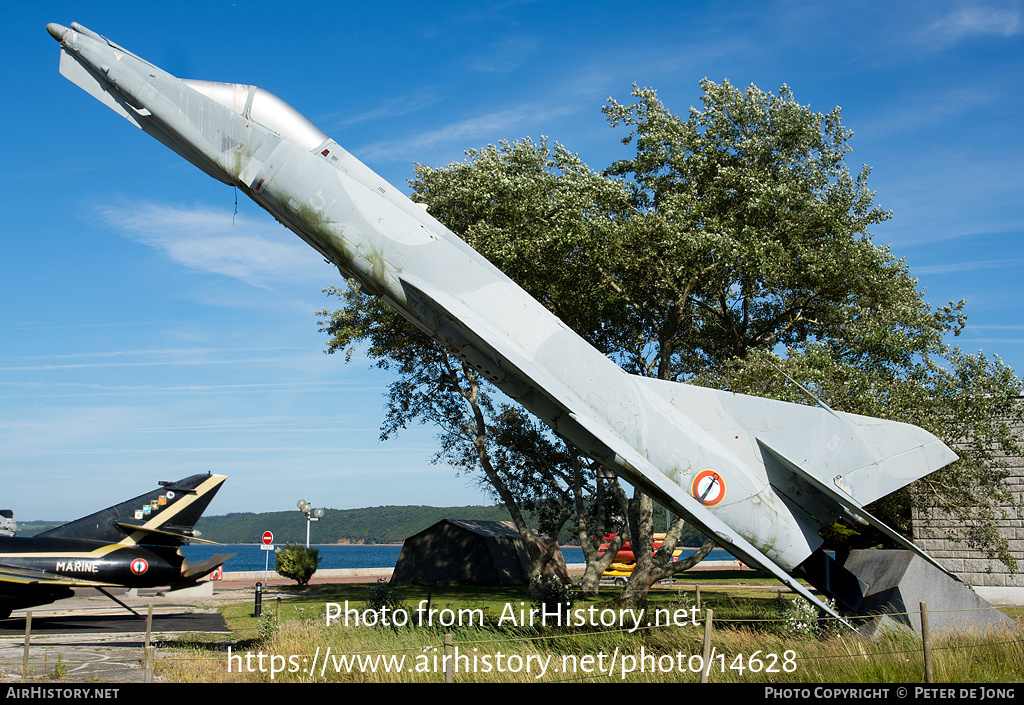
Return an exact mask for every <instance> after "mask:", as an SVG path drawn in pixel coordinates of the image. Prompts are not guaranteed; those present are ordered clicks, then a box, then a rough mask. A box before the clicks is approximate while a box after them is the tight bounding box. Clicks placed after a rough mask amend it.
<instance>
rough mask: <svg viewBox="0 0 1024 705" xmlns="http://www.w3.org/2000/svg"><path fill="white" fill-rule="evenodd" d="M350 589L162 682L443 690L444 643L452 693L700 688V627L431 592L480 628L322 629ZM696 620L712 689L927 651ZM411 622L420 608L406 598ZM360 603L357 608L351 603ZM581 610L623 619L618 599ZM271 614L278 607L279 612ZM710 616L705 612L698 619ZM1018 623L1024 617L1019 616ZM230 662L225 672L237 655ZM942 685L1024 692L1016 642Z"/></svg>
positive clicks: (200, 647)
mask: <svg viewBox="0 0 1024 705" xmlns="http://www.w3.org/2000/svg"><path fill="white" fill-rule="evenodd" d="M361 590H362V600H361V601H359V599H358V597H357V596H358V595H359V592H358V591H357V592H353V591H352V588H347V592H346V590H342V591H340V592H336V593H332V594H321V595H318V596H315V597H311V598H308V599H289V600H284V601H282V603H281V604H282V607H281V614H280V615H277V614H274V615H273V621H272V622H271V621H269V620H264V621H263V622H262V624H261V623H260V622H258V621H257V620H255V619H253V618H251V617H250V616H249V614H248V612H249V606H248V605H240V606H236V607H234V608H232V609H229V610H228V619H229V623H230V624H231V625H232V627H233V628H234V629H235V630H236V635H237V638H236V639H235V640H234V641H232V642H231V643H204V642H202V641H200V640H198V639H191V640H189V641H187V642H182V643H179V644H178V645H176V646H175V647H174V648H173V649H164V650H163V651H162V652H161V657H160V661H159V668H158V674H159V675H161V676H162V677H163V678H164V679H166V680H171V681H187V682H242V681H245V682H253V681H255V682H310V681H313V682H323V681H328V682H373V683H388V682H402V683H408V682H435V683H437V682H444V680H445V660H444V655H445V653H446V652H445V643H444V641H445V634H450V635H451V642H452V643H451V646H450V647H449V648H450V651H449V653H450V654H452V655H455V656H457V658H454V659H450V663H452V665H453V668H454V670H455V673H454V681H455V682H490V683H501V682H507V683H519V682H553V681H598V682H619V681H625V682H655V681H656V682H697V681H699V680H700V660H699V659H700V656H701V654H702V641H703V636H704V625H703V623H701V624H698V625H693V624H690V623H689V622H687V623H685V624H682V625H680V626H671V627H646V626H644V627H642V628H639V629H635V630H633V631H632V633H631V632H630V627H632V625H627V627H626V628H606V627H600V626H598V627H594V626H591V625H587V626H582V627H565V626H562V627H558V626H551V625H549V626H543V625H534V626H528V625H510V624H507V623H506V624H502V625H499V624H498V623H497V622H498V618H499V616H500V615H501V614H502V610H505V609H507V607H506V606H507V605H512V607H513V608H515V609H519V608H529V607H530V606H531V605H530V603H529V600H528V599H527V598H526V597H525V595H524V594H523V593H521V592H515V591H501V590H495V591H490V592H488V591H486V590H483V591H480V590H477V591H472V590H469V591H464V592H461V591H435V592H434V593H433V594H430V595H429V597H430V599H431V605H432V606H435V607H436V608H437V609H441V608H442V607H447V608H448V609H452V610H456V609H459V608H466V609H473V610H479V612H480V613H482V614H484V615H485V621H484V623H483V624H476V623H474V624H466V625H464V626H461V627H458V626H452V627H447V628H442V627H437V626H420V625H415V624H411V623H410V624H408V625H406V626H403V627H397V628H394V627H381V626H363V625H360V626H344V625H343V624H340V623H339V624H333V625H330V626H329V625H327V623H326V611H327V607H326V605H327V604H328V603H330V602H336V601H341V602H343V601H344V600H345V599H349V600H350V605H354V606H356V607H358V608H359V609H361V610H362V609H366V606H367V602H366V597H365V595H366V588H365V586H363V587H362V588H361ZM703 596H704V604H703V605H702V609H706V608H708V607H711V608H712V609H714V614H715V616H714V619H713V623H714V625H715V629H714V631H713V634H712V646H713V648H714V655H713V657H712V659H711V669H710V673H709V674H708V681H709V682H758V683H769V682H772V683H811V682H821V683H883V682H922V681H923V680H924V665H923V656H922V647H921V639H920V638H919V637H918V636H917V635H916V634H915V633H913V632H912V631H910V630H909V629H908V630H902V631H897V630H890V631H887V632H886V633H884V634H882V635H881V636H879V637H876V638H875V639H872V640H867V639H865V638H863V637H861V636H859V635H857V634H853V633H849V632H845V633H844V632H831V631H824V632H823V631H822V630H820V629H812V630H808V629H806V628H805V627H806V624H804V623H801V624H795V623H794V621H793V605H794V604H798V603H792V602H791V600H790V599H789V598H788V597H787V598H785V599H784V600H783V601H781V602H780V601H779V600H778V599H772V598H764V597H751V596H748V595H744V594H743V593H741V592H737V591H712V590H707V589H705V591H704V595H703ZM407 597H408V598H409V600H408V602H407V604H410V606H411V609H415V607H416V606H417V605H418V604H419V603H420V600H422V599H426V594H424V593H416V592H415V591H414V592H413V593H412V594H410V595H409V596H407ZM353 598H356V599H353ZM691 605H692V594H691V593H683V592H676V591H662V592H661V593H659V594H652V602H651V603H650V604H649V605H648V609H653V608H656V607H662V608H665V609H669V608H672V609H675V610H678V611H682V612H683V613H685V614H687V615H691V614H693V612H692V611H687V610H688V609H689V607H690V606H691ZM575 606H576V607H577V608H580V609H585V608H588V607H591V606H593V607H595V609H616V608H617V606H615V605H614V604H613V603H612V602H611V601H610V600H608V599H602V600H598V601H595V602H588V603H577V604H576V605H575ZM273 608H274V607H273V606H271V609H273ZM701 614H702V615H703V613H701ZM1018 620H1019V617H1018ZM229 648H230V656H231V658H230V659H229V651H228V649H229ZM932 663H933V672H934V675H935V679H936V681H940V682H971V683H983V682H984V683H1006V682H1020V681H1022V680H1024V642H1022V637H1021V633H1019V632H1018V633H1005V632H990V633H969V632H964V633H960V634H952V635H942V636H938V637H936V638H934V639H933V655H932Z"/></svg>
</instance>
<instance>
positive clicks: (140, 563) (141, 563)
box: [132, 558, 149, 575]
mask: <svg viewBox="0 0 1024 705" xmlns="http://www.w3.org/2000/svg"><path fill="white" fill-rule="evenodd" d="M147 570H149V563H147V562H146V559H145V558H136V559H135V560H134V561H132V572H133V573H135V574H136V575H142V574H143V573H145V572H146V571H147Z"/></svg>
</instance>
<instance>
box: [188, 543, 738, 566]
mask: <svg viewBox="0 0 1024 705" xmlns="http://www.w3.org/2000/svg"><path fill="white" fill-rule="evenodd" d="M276 548H283V547H282V546H277V547H276ZM310 548H315V549H317V550H318V551H320V568H322V569H325V570H328V569H335V568H394V567H395V563H396V562H398V556H399V554H400V553H401V552H402V547H401V546H392V545H386V546H379V545H337V544H326V545H314V546H310ZM182 550H183V551H184V553H185V557H186V558H187V559H188V560H189V562H190V563H198V562H200V561H203V560H206V559H207V558H211V557H213V556H216V555H218V554H223V553H234V554H236V555H235V556H233V557H232V558H229V559H228V560H227V562H226V563H225V564H224V570H226V571H231V572H239V571H250V570H263V569H264V568H265V567H266V566H267V565H268V564H269V567H270V569H271V570H273V568H274V553H273V551H264V550H262V547H261V546H259V545H253V544H225V545H222V546H211V545H209V544H194V545H191V546H184V547H183V548H182ZM686 555H687V552H686V551H685V550H684V551H683V555H682V556H681V557H683V558H685V557H686ZM562 556H563V557H564V558H565V562H566V563H570V564H572V563H583V562H584V560H583V549H582V548H580V547H579V546H563V547H562ZM268 559H269V560H268ZM705 560H708V561H732V560H736V559H735V558H733V557H732V556H731V555H729V554H728V553H727V552H725V551H723V550H721V549H716V550H714V551H712V552H711V553H710V554H709V555H708V557H707V558H706V559H705Z"/></svg>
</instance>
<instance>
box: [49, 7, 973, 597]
mask: <svg viewBox="0 0 1024 705" xmlns="http://www.w3.org/2000/svg"><path fill="white" fill-rule="evenodd" d="M47 29H48V31H49V33H50V34H51V35H52V36H53V38H54V39H56V40H57V41H58V42H59V43H60V45H61V59H60V72H61V73H62V74H63V75H64V76H65V77H66V78H68V79H69V80H70V81H72V82H73V83H75V84H76V85H78V86H79V87H81V88H82V89H83V90H85V91H86V92H87V93H89V94H90V95H92V96H93V97H94V98H96V99H97V100H99V101H100V102H101V103H103V104H104V105H106V106H107V107H108V108H110V109H112V110H113V111H114V112H116V113H118V114H119V115H121V116H122V117H124V118H125V119H127V120H128V121H129V122H131V123H133V124H134V125H135V126H137V127H139V128H140V129H142V130H143V131H145V132H146V133H147V134H149V135H151V136H152V137H154V138H155V139H157V140H158V141H160V142H161V143H163V144H164V145H165V146H166V147H168V148H170V149H172V150H173V151H175V152H176V153H178V154H179V155H180V156H182V157H183V158H185V159H186V160H188V161H189V162H191V163H192V164H193V165H195V166H197V167H198V168H199V169H201V170H203V171H204V172H205V173H206V174H208V175H210V176H212V177H213V178H215V179H217V180H218V181H221V182H223V183H225V184H228V185H230V186H233V187H235V188H238V189H239V190H241V191H242V192H243V193H245V194H246V195H248V196H249V197H250V198H251V199H252V200H253V201H255V202H256V203H257V204H258V205H259V206H261V207H262V208H263V209H264V210H266V211H267V212H269V213H270V214H271V215H272V216H273V217H274V218H276V219H277V220H278V221H279V222H281V223H282V224H283V225H284V226H285V227H287V228H288V229H290V230H292V231H293V232H294V233H295V234H297V235H298V236H299V237H300V238H302V239H303V240H304V241H306V242H307V243H308V244H309V245H310V246H312V247H313V248H314V249H315V250H316V251H317V252H319V253H320V254H321V255H323V256H324V257H325V258H327V259H328V260H329V261H330V262H332V263H333V264H334V265H335V266H337V268H338V270H339V271H340V273H341V274H342V275H343V276H344V277H346V278H349V279H354V280H356V281H358V282H359V284H360V285H361V286H362V287H363V289H364V290H365V291H368V292H371V293H373V294H374V295H376V296H378V297H380V299H381V300H383V301H384V302H385V303H387V304H389V305H390V306H392V307H393V308H395V309H396V310H397V311H398V312H399V313H400V314H402V315H403V316H404V317H405V318H406V319H407V320H409V321H410V322H411V323H412V324H414V325H416V326H417V327H419V328H420V329H421V330H423V331H424V332H426V333H427V334H429V335H430V336H432V337H433V338H434V339H435V340H437V341H438V342H439V343H441V344H442V345H444V346H445V347H446V348H447V349H448V350H449V351H451V353H452V354H454V355H456V356H458V357H459V358H460V359H461V360H463V361H465V362H467V363H469V364H471V365H472V366H473V367H474V368H475V369H476V370H478V371H479V373H480V374H481V375H482V376H483V377H485V378H486V379H488V380H489V381H491V382H492V383H493V384H494V385H495V386H497V387H498V388H499V389H501V390H502V391H503V392H504V393H505V394H507V395H508V396H509V397H511V398H512V399H514V400H516V401H517V402H518V403H520V404H521V405H522V406H523V407H525V408H526V409H528V410H530V411H531V412H532V413H534V414H535V415H537V416H538V417H539V418H541V419H543V420H544V421H545V422H546V423H547V424H548V425H549V426H550V427H551V428H552V429H553V430H554V431H555V432H556V433H558V434H559V435H560V436H562V437H563V438H565V439H567V440H568V441H570V442H571V443H573V444H575V445H576V446H577V447H578V448H580V449H581V450H582V451H584V452H585V453H587V454H588V455H590V456H591V457H592V458H594V459H595V460H597V461H599V462H601V463H603V464H604V465H605V466H606V467H608V468H611V469H612V470H614V471H615V472H616V473H618V474H619V475H620V476H621V477H622V478H624V479H625V480H626V481H627V482H629V483H630V484H632V485H634V486H639V487H641V488H643V489H644V490H645V491H647V492H648V493H650V494H651V495H652V496H653V497H654V498H655V499H657V500H658V501H659V502H660V503H662V504H663V505H665V506H667V507H669V508H670V509H671V510H672V511H673V512H675V513H676V514H677V515H678V516H680V517H682V518H684V519H686V520H687V521H689V522H691V523H692V524H693V525H695V526H696V527H697V528H699V529H700V530H701V531H703V532H704V533H705V534H706V535H707V536H709V537H712V538H713V539H714V540H715V541H717V542H718V543H719V545H721V546H722V547H723V548H725V549H726V550H728V551H729V552H730V553H731V554H732V555H734V556H736V557H737V558H739V559H740V560H742V561H744V562H745V563H747V564H748V565H751V566H755V567H758V568H760V569H762V570H764V571H765V572H767V573H769V574H770V575H773V576H774V577H776V578H778V579H779V580H780V581H782V582H783V583H784V584H785V585H787V586H788V587H790V588H791V589H792V590H794V591H796V592H798V593H799V594H801V595H803V596H804V597H806V598H807V599H809V600H811V601H812V602H813V603H815V604H817V605H818V606H819V607H821V608H822V609H824V610H826V611H827V612H829V613H831V614H833V615H834V616H837V617H839V616H840V615H839V614H838V613H837V612H836V611H835V610H833V609H832V608H830V607H828V606H827V605H826V604H825V603H824V602H823V601H822V600H820V599H818V597H817V596H815V595H814V594H812V593H811V592H810V590H809V589H808V588H807V587H805V586H804V585H802V584H801V583H799V582H798V581H797V580H796V579H795V577H794V576H799V577H803V578H806V579H807V580H808V581H810V582H811V583H812V584H814V585H816V586H817V587H819V588H820V589H821V590H823V591H824V592H826V594H829V595H832V596H834V597H837V598H838V599H839V600H840V602H841V603H842V606H843V607H844V609H847V610H856V609H857V606H858V604H859V603H860V598H861V596H862V592H863V588H864V585H863V584H862V583H860V582H859V581H858V580H857V578H856V576H853V575H852V574H850V573H849V572H847V571H844V569H843V568H842V566H841V565H839V564H838V563H837V562H836V561H835V560H834V559H833V558H831V557H830V555H829V554H827V553H826V552H825V551H823V550H822V543H823V540H822V538H821V537H820V536H819V534H818V532H819V530H820V529H821V527H822V526H824V525H828V524H831V523H832V522H834V521H835V520H837V519H840V518H843V519H852V520H856V521H858V522H861V523H870V524H872V525H874V526H876V527H877V528H878V529H879V530H881V531H882V532H883V533H885V534H886V535H887V536H889V537H890V538H891V539H892V540H893V541H894V542H896V543H898V544H899V545H901V546H902V547H903V548H905V549H907V550H910V551H913V552H915V553H916V554H918V555H920V556H922V557H923V558H924V559H926V560H927V561H929V562H930V563H932V564H933V565H936V566H937V565H938V564H937V563H935V561H934V560H932V559H931V558H930V557H928V556H927V555H926V554H924V553H923V552H922V551H921V550H920V549H919V548H918V547H917V546H915V545H914V544H913V543H912V542H910V541H907V540H906V539H905V538H903V537H902V536H900V535H899V534H897V533H896V532H894V531H893V530H891V529H889V528H888V527H886V526H885V525H884V524H883V523H882V522H880V521H878V520H877V519H876V518H875V517H873V516H871V515H870V514H869V513H868V512H867V511H866V510H865V509H864V506H865V505H867V504H869V503H870V502H872V501H873V500H875V499H877V498H879V497H882V496H884V495H886V494H889V493H891V492H893V491H894V490H897V489H899V488H901V487H903V486H904V485H907V484H908V483H910V482H912V481H914V480H916V479H917V478H920V477H922V476H924V475H927V474H928V473H931V472H933V471H935V470H937V469H939V468H941V467H943V466H944V465H946V464H948V463H950V462H952V461H954V460H955V459H956V455H954V454H953V452H952V451H950V450H949V448H947V447H946V446H945V445H944V444H943V443H942V442H941V441H939V440H938V439H937V438H935V437H934V436H933V435H932V434H930V433H928V432H926V431H924V430H923V429H920V428H918V427H916V426H912V425H909V424H904V423H898V422H893V421H888V420H881V419H876V418H869V417H864V416H857V415H853V414H847V413H840V412H837V411H834V410H831V409H828V408H825V407H824V406H823V405H818V406H811V405H802V404H791V403H784V402H779V401H773V400H769V399H762V398H758V397H751V396H743V395H739V394H732V393H729V392H723V391H718V390H714V389H706V388H701V387H696V386H692V385H686V384H681V383H675V382H666V381H660V380H655V379H648V378H643V377H638V376H634V375H630V374H627V373H626V372H625V371H624V370H623V369H621V368H620V367H618V366H617V365H616V364H615V363H614V362H613V361H611V360H609V359H608V358H607V357H606V356H605V355H603V354H602V353H601V352H600V351H598V350H596V349H595V348H593V347H592V346H590V345H589V344H588V343H587V342H586V341H585V340H584V339H583V338H581V337H580V336H579V335H577V334H576V333H575V332H574V331H573V330H571V329H570V328H569V327H568V326H567V325H565V324H564V323H563V322H562V321H561V320H559V319H558V318H557V317H556V316H554V315H553V314H552V313H551V312H550V311H548V310H547V309H546V308H545V307H544V306H543V305H541V304H540V303H538V302H537V301H536V300H534V299H533V298H532V297H530V296H529V294H527V293H526V292H525V291H523V290H522V289H521V288H520V287H519V286H518V285H516V284H515V282H513V281H512V280H511V279H509V278H508V277H507V276H505V275H504V274H503V273H502V272H501V271H499V270H498V269H497V268H495V267H494V266H493V265H491V264H490V263H489V262H488V261H487V260H486V259H485V258H484V257H482V256H481V255H480V254H479V253H477V252H476V251H475V250H473V249H472V248H471V247H470V246H469V245H467V244H466V243H465V242H464V241H462V240H461V239H460V238H459V237H458V236H456V235H455V234H454V233H452V232H451V231H450V230H449V229H448V228H446V227H445V226H444V225H442V224H441V223H440V222H438V221H437V220H436V219H434V218H433V217H432V216H431V215H430V214H429V213H427V212H426V211H425V210H424V209H423V208H421V207H420V206H419V205H417V204H415V203H413V202H412V201H411V200H409V199H408V198H407V197H406V196H405V195H404V194H402V193H401V192H400V191H399V190H398V189H396V188H395V187H393V186H392V185H390V184H389V183H387V182H386V181H384V180H383V179H382V178H381V177H380V176H378V175H377V174H375V173H374V172H373V171H371V170H370V169H369V168H368V167H367V166H365V165H364V164H363V163H362V162H360V161H359V160H358V159H356V158H355V157H353V156H352V155H351V154H349V153H348V152H346V151H345V150H344V149H343V148H342V147H341V146H340V145H339V144H338V143H337V142H335V141H334V140H333V139H331V138H330V137H328V136H327V135H326V134H324V133H323V132H321V131H320V130H319V129H318V128H317V127H316V126H314V125H313V124H312V123H311V122H310V121H309V120H307V119H306V118H305V117H303V116H302V115H301V114H300V113H299V112H298V111H296V110H295V109H294V108H292V107H291V106H290V105H288V104H287V103H285V102H284V101H282V100H281V99H280V98H278V97H276V96H274V95H273V94H271V93H269V92H267V91H266V90H264V89H261V88H257V87H255V86H249V85H238V84H231V83H215V82H210V81H198V80H190V79H180V78H177V77H175V76H172V75H170V74H168V73H167V72H166V71H163V70H162V69H160V68H158V67H156V66H154V65H153V64H151V63H149V62H147V61H145V60H144V59H141V58H139V57H138V56H136V55H135V54H133V53H131V52H130V51H128V50H126V49H124V48H123V47H121V46H119V45H117V44H115V43H113V42H111V41H109V40H108V39H106V38H104V37H102V36H100V35H98V34H96V33H95V32H93V31H91V30H89V29H86V28H85V27H82V26H80V25H78V24H72V25H71V27H70V28H69V27H64V26H61V25H58V24H50V25H48V26H47ZM939 567H940V568H941V566H939Z"/></svg>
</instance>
